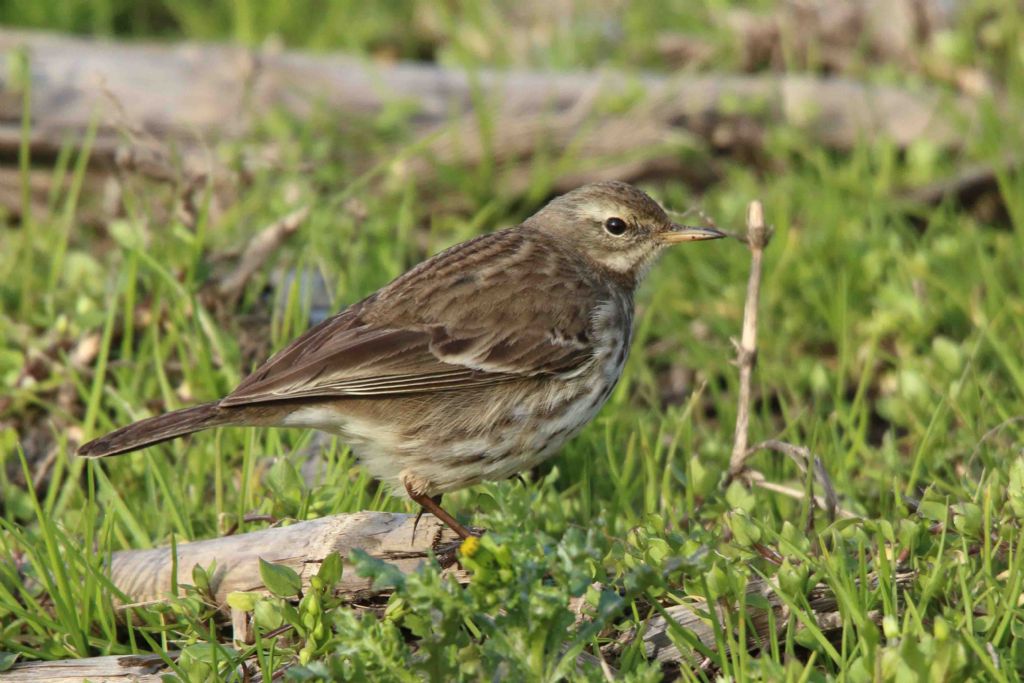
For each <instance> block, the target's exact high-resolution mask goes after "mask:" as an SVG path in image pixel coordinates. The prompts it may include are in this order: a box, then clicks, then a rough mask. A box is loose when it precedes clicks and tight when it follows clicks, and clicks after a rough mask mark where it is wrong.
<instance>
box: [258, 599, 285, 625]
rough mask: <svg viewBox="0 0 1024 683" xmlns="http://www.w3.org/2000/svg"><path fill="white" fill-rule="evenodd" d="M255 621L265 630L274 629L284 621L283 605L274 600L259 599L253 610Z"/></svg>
mask: <svg viewBox="0 0 1024 683" xmlns="http://www.w3.org/2000/svg"><path fill="white" fill-rule="evenodd" d="M252 614H253V621H254V622H255V623H256V624H257V625H258V626H259V627H260V628H261V629H263V630H265V631H273V630H274V629H276V628H280V627H281V624H283V623H284V616H283V615H282V614H281V606H280V605H278V604H276V601H274V600H270V599H267V600H259V601H257V602H256V605H255V606H254V607H253V610H252Z"/></svg>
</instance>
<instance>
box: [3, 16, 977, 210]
mask: <svg viewBox="0 0 1024 683" xmlns="http://www.w3.org/2000/svg"><path fill="white" fill-rule="evenodd" d="M22 49H23V50H25V51H27V53H28V63H29V65H30V74H31V80H32V98H33V102H32V115H33V126H32V131H31V136H30V139H29V143H30V146H31V149H32V153H33V158H36V159H39V158H42V159H52V158H54V157H55V156H56V155H57V153H58V151H59V150H60V147H61V145H62V144H64V142H65V141H66V140H67V139H69V138H74V137H75V136H76V135H79V136H80V135H81V134H82V133H83V132H84V131H85V130H86V129H87V128H88V126H89V123H90V121H91V120H92V119H93V117H97V121H98V129H97V137H96V141H95V144H94V146H93V155H92V158H93V161H94V163H95V164H97V165H100V166H103V165H107V166H114V165H115V163H116V160H117V159H118V158H120V160H121V164H122V165H123V166H127V167H130V166H131V165H132V164H127V163H126V162H125V160H126V159H128V160H131V159H134V158H135V156H134V155H133V153H132V152H130V151H129V152H124V151H121V152H120V153H119V150H123V148H124V147H125V146H126V145H128V146H129V147H132V146H134V143H132V140H133V139H134V140H140V139H145V138H146V136H152V137H153V138H156V139H159V140H160V141H162V142H164V143H173V145H174V150H175V152H176V153H177V155H178V156H179V157H180V159H181V161H182V164H183V165H185V166H191V167H194V168H200V169H205V168H206V167H208V166H209V165H210V164H211V161H210V158H209V157H210V154H209V153H208V151H207V148H206V147H205V146H204V145H206V144H208V143H210V142H214V141H217V140H223V139H238V138H240V137H242V136H244V135H245V134H247V133H248V132H249V131H250V130H252V128H253V125H254V124H255V123H256V122H258V121H259V120H260V119H261V118H262V117H264V116H265V115H266V114H268V113H269V112H272V111H284V112H287V113H289V114H291V115H293V116H297V117H300V118H305V117H308V116H309V115H310V114H311V113H312V112H313V110H314V109H315V108H316V107H318V106H319V107H325V108H327V109H329V110H330V111H331V112H332V113H333V115H335V116H337V117H339V118H341V119H344V118H345V117H366V116H373V115H375V114H377V113H378V112H381V111H383V110H384V109H385V107H387V106H389V105H390V104H392V103H394V102H396V101H404V102H408V103H410V104H412V105H414V107H415V111H416V114H415V116H414V118H413V124H414V126H415V127H416V129H417V130H418V131H420V132H421V133H422V134H424V135H429V136H433V137H432V139H431V142H430V143H429V144H428V145H427V152H426V154H425V159H426V161H427V162H433V161H441V162H444V163H454V164H459V165H462V166H472V167H474V168H475V167H477V166H478V165H479V163H480V160H481V159H490V160H491V161H493V162H494V163H495V167H496V168H499V169H501V172H502V173H503V174H506V175H508V180H509V181H510V183H511V186H512V187H513V189H512V190H510V191H508V192H510V193H511V192H514V191H515V188H516V187H518V185H522V184H523V183H524V182H525V181H526V180H528V178H529V175H528V171H527V169H528V168H529V167H530V163H531V159H532V156H533V155H534V154H535V153H538V152H543V153H544V154H548V155H552V154H553V155H555V156H556V157H557V155H560V154H563V153H566V152H568V151H569V150H572V153H574V154H579V155H581V157H580V158H585V159H587V161H588V162H590V163H589V164H588V166H587V167H586V168H585V169H581V168H580V167H579V166H574V167H573V168H572V169H571V170H569V171H566V172H565V173H563V175H562V176H560V177H558V178H556V180H555V187H556V189H561V188H562V187H563V186H564V185H569V184H571V185H576V184H579V183H582V182H585V181H587V180H591V179H594V178H600V177H603V176H604V175H606V173H607V169H608V168H614V169H615V175H616V178H617V179H619V180H635V179H637V177H638V176H642V175H644V174H648V173H651V172H654V173H657V174H666V173H680V172H682V173H683V177H689V175H692V167H693V166H694V164H692V163H688V162H687V160H686V159H685V158H681V156H680V150H681V149H685V148H692V147H693V146H694V145H695V144H696V146H697V147H701V148H706V149H708V150H711V151H714V152H716V153H718V152H722V151H737V150H740V151H741V150H743V149H744V148H748V149H749V148H751V147H754V148H757V149H759V148H760V147H761V145H762V139H763V137H764V133H765V131H767V130H768V129H770V128H774V127H777V126H780V125H784V126H793V127H795V128H797V129H799V130H800V132H801V134H802V135H803V136H804V138H805V139H807V140H808V142H809V143H810V144H816V145H821V146H825V147H831V148H839V149H848V148H852V147H853V146H855V145H856V144H858V143H859V142H860V141H861V140H863V139H879V138H885V139H887V140H889V141H891V142H892V143H894V144H895V145H896V146H898V147H906V146H908V145H910V144H913V143H915V142H917V141H920V140H927V141H928V142H929V143H930V144H931V145H933V146H936V147H939V148H946V149H958V148H960V147H961V146H962V143H963V140H965V139H969V136H968V135H966V134H965V132H964V126H963V125H962V123H961V119H966V120H968V121H970V120H973V119H974V118H975V117H976V116H975V111H974V107H973V105H972V104H971V103H970V102H969V101H968V100H966V99H963V98H960V99H958V98H955V97H952V98H950V97H947V96H944V95H942V94H940V93H938V92H934V91H927V90H922V91H917V92H911V91H907V90H901V89H899V88H895V87H889V86H877V85H867V84H864V83H859V82H857V81H854V80H850V79H844V78H818V77H813V76H802V75H794V74H765V75H758V76H748V75H739V76H737V75H724V74H716V75H674V76H668V77H666V76H656V75H651V74H628V73H622V72H612V71H609V72H602V73H600V74H597V75H595V74H593V73H552V72H530V71H504V72H503V71H488V70H480V71H478V72H477V71H474V72H473V74H469V73H466V72H462V71H453V70H447V69H444V68H442V67H439V66H436V65H433V64H422V63H408V62H406V63H397V64H377V63H374V62H372V61H368V60H367V59H364V58H358V57H349V56H342V55H332V56H312V55H306V54H301V53H296V52H279V51H278V52H274V51H251V50H248V49H245V48H242V47H236V46H229V45H200V44H178V45H165V44H159V45H158V44H144V43H130V44H118V43H112V42H107V41H99V40H90V39H85V38H77V37H69V36H61V35H55V34H48V33H35V32H27V31H11V30H0V103H6V106H0V157H9V158H15V157H16V154H15V153H16V150H17V149H18V147H19V145H20V144H21V137H22V134H21V130H20V115H21V114H20V105H19V103H20V94H19V92H18V91H17V90H16V89H15V85H14V83H13V82H12V81H11V80H10V79H9V78H7V77H5V76H3V75H2V74H7V73H9V72H10V70H11V68H12V56H11V55H13V54H15V53H16V51H18V50H22ZM157 84H158V87H157ZM623 92H629V93H635V97H634V98H633V102H634V106H632V107H628V108H626V110H624V111H616V112H609V111H607V108H603V107H602V97H600V96H599V95H604V94H612V95H614V96H621V93H623ZM736 102H742V103H749V107H746V108H742V109H740V110H737V108H736V106H735V103H736ZM478 103H484V106H485V107H486V108H487V109H488V111H480V110H477V109H475V106H476V105H477V104H478ZM460 118H461V120H462V122H461V123H458V124H457V125H455V126H454V127H451V123H452V121H453V120H455V121H458V120H459V119H460ZM481 118H486V119H487V120H489V121H490V124H489V126H488V131H491V133H489V134H488V135H491V137H488V135H484V134H483V133H482V132H481V130H480V128H479V121H480V119H481ZM126 129H127V130H130V131H132V134H131V135H127V136H126V135H125V130H126ZM126 138H127V139H126ZM119 154H120V157H119ZM12 155H13V156H12ZM423 163H426V162H423ZM158 166H160V168H163V167H164V165H163V164H158ZM405 169H406V171H407V172H412V173H414V174H415V177H416V178H417V179H420V180H423V179H426V180H430V179H431V178H432V174H433V171H432V167H431V166H430V165H429V163H428V164H427V165H426V166H423V165H422V164H420V165H417V164H412V165H411V166H406V167H405ZM702 172H704V173H705V175H706V171H702ZM158 175H159V176H160V177H170V176H171V175H172V174H170V172H168V171H167V170H166V169H164V170H161V171H160V172H159V173H158Z"/></svg>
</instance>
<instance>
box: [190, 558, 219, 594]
mask: <svg viewBox="0 0 1024 683" xmlns="http://www.w3.org/2000/svg"><path fill="white" fill-rule="evenodd" d="M215 571H217V561H216V560H214V561H213V562H211V563H210V568H209V569H206V568H204V567H201V566H199V565H198V564H197V565H195V566H194V567H192V585H193V586H195V587H196V589H197V590H198V591H199V592H200V593H202V594H203V595H210V593H211V592H212V591H211V590H210V585H211V578H210V577H211V576H212V575H213V573H214V572H215Z"/></svg>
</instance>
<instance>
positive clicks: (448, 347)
mask: <svg viewBox="0 0 1024 683" xmlns="http://www.w3.org/2000/svg"><path fill="white" fill-rule="evenodd" d="M501 234H502V233H496V234H495V235H492V236H488V237H491V238H492V239H493V238H497V237H499V236H500V235H501ZM478 242H480V240H474V241H473V242H469V243H466V244H464V245H460V246H459V247H456V248H453V249H452V250H449V251H448V252H444V253H442V254H440V255H439V256H437V257H434V259H431V261H428V262H427V264H425V266H428V267H426V268H425V267H424V266H421V267H420V268H417V269H414V270H413V271H410V273H408V274H406V275H405V276H403V277H402V278H399V279H398V280H396V281H395V282H393V283H392V284H391V285H389V286H388V287H386V288H384V289H383V290H381V291H380V292H378V293H377V294H376V295H374V296H372V297H370V298H369V299H367V300H365V301H363V302H361V303H359V304H356V305H355V306H353V307H351V308H350V309H347V310H346V311H343V312H342V313H340V314H338V315H336V316H334V317H332V318H329V319H327V320H325V321H324V322H323V323H321V324H319V325H317V326H316V327H314V328H312V329H310V330H309V331H308V332H306V333H305V334H303V335H302V336H301V337H299V338H298V339H296V340H295V341H294V342H292V343H291V344H290V345H289V346H287V347H286V348H285V349H283V350H282V351H281V352H279V353H278V354H277V355H275V356H274V357H273V358H271V359H270V360H269V361H267V363H265V364H264V365H263V366H262V367H260V368H258V369H257V370H256V371H255V372H253V374H252V375H250V376H249V377H248V378H247V379H246V380H245V381H243V382H242V384H241V385H239V387H238V388H237V389H235V391H233V392H232V393H231V394H229V395H228V396H227V397H226V398H225V399H223V401H222V402H221V405H223V406H232V405H244V404H249V403H262V402H267V401H283V400H290V399H298V398H329V397H344V396H352V397H357V396H360V397H371V396H389V395H396V394H416V393H423V392H432V391H445V390H451V389H460V388H467V387H476V386H482V385H487V384H495V383H500V382H507V381H511V380H515V379H521V378H524V377H533V376H538V375H555V374H562V373H571V372H573V371H574V370H576V369H578V368H580V367H582V366H583V365H584V364H586V363H587V362H588V361H589V360H590V359H591V358H592V357H593V340H592V339H591V318H592V313H593V308H594V306H595V299H594V297H593V296H591V295H590V288H587V287H581V286H580V283H577V282H575V281H573V274H572V273H565V272H559V271H558V270H557V268H554V267H553V266H556V265H561V266H563V267H564V265H565V264H553V263H550V261H551V259H553V258H557V256H551V255H541V256H537V255H536V254H534V255H533V256H530V257H529V258H527V259H526V260H527V261H528V262H530V263H531V264H532V265H537V264H535V263H533V262H534V261H537V260H540V261H541V264H540V265H542V266H546V267H545V268H543V269H541V270H540V271H538V270H536V269H534V272H528V273H525V274H523V275H525V276H524V277H520V276H519V275H517V273H516V269H517V268H520V267H521V265H522V264H521V263H520V260H521V259H519V258H515V256H516V254H517V253H518V251H517V250H516V249H511V250H510V248H509V245H508V244H504V248H501V247H502V244H501V243H500V240H499V244H497V245H495V244H486V243H485V244H483V245H481V244H479V243H478ZM495 247H498V248H497V249H495ZM467 251H468V253H467ZM526 252H527V253H526V254H520V257H526V256H527V254H532V253H533V251H532V250H531V249H527V250H526ZM566 282H568V284H566ZM566 288H568V289H569V290H571V291H563V290H566ZM581 291H582V292H587V293H588V294H587V295H582V296H581V295H580V292H581Z"/></svg>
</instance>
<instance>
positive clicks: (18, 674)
mask: <svg viewBox="0 0 1024 683" xmlns="http://www.w3.org/2000/svg"><path fill="white" fill-rule="evenodd" d="M172 656H173V655H172ZM167 673H170V671H168V670H167V668H166V664H165V662H164V660H162V659H161V658H160V657H158V656H157V655H111V656H108V657H88V658H85V659H57V660H54V661H51V662H20V663H18V664H15V665H14V667H13V668H11V669H10V670H9V671H5V672H3V673H0V681H3V682H4V683H43V682H44V681H45V682H46V683H82V682H83V681H92V682H93V683H104V682H106V681H110V682H111V683H124V682H129V681H130V682H131V683H160V681H162V680H163V678H162V676H163V675H165V674H167Z"/></svg>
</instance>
